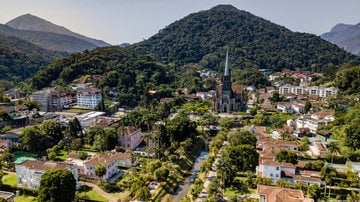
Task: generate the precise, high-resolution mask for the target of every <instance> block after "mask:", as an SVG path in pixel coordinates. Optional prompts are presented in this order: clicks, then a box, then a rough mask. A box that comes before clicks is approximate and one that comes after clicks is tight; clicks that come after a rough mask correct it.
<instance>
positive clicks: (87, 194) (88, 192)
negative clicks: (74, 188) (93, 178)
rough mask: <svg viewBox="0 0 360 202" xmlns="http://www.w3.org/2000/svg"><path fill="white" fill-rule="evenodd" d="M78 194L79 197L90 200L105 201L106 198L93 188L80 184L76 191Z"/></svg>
mask: <svg viewBox="0 0 360 202" xmlns="http://www.w3.org/2000/svg"><path fill="white" fill-rule="evenodd" d="M77 194H78V196H79V197H81V198H88V199H91V200H97V201H104V202H106V201H107V200H106V198H104V197H102V196H101V195H100V194H98V193H97V192H96V191H95V190H93V189H92V188H91V187H88V186H82V188H81V190H80V191H78V192H77Z"/></svg>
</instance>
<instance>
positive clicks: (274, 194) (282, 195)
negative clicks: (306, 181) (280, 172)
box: [257, 185, 314, 202]
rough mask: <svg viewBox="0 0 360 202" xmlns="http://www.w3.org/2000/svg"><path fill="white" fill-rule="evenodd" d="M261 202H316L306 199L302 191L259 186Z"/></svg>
mask: <svg viewBox="0 0 360 202" xmlns="http://www.w3.org/2000/svg"><path fill="white" fill-rule="evenodd" d="M257 192H258V194H259V196H260V198H259V202H277V201H278V202H314V200H313V199H310V198H306V197H305V196H304V193H303V192H302V191H301V190H295V189H287V188H281V187H272V186H265V185H258V186H257Z"/></svg>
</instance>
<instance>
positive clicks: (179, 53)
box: [131, 5, 358, 71]
mask: <svg viewBox="0 0 360 202" xmlns="http://www.w3.org/2000/svg"><path fill="white" fill-rule="evenodd" d="M131 47H132V48H134V49H135V50H137V51H143V52H147V53H151V54H153V55H154V56H155V58H157V59H159V60H162V61H165V62H174V63H176V64H186V63H198V65H202V66H204V67H207V68H210V69H215V70H217V69H218V68H222V67H223V63H224V58H225V52H226V49H229V50H230V57H231V64H232V66H235V67H239V66H240V67H244V66H256V67H258V68H269V69H273V70H280V69H282V68H290V69H295V68H299V69H309V70H317V71H322V67H324V66H325V65H326V64H330V63H331V64H333V65H339V64H342V63H344V62H345V61H347V60H351V59H355V60H358V58H357V57H356V56H353V55H351V54H349V53H346V52H345V51H343V50H342V49H340V48H339V47H337V46H336V45H333V44H331V43H329V42H327V41H325V40H322V39H321V38H320V37H318V36H315V35H312V34H306V33H297V32H292V31H290V30H288V29H286V28H285V27H282V26H279V25H276V24H274V23H271V22H270V21H268V20H265V19H263V18H260V17H257V16H255V15H253V14H251V13H248V12H246V11H240V10H238V9H237V8H235V7H233V6H231V5H219V6H216V7H214V8H212V9H210V10H206V11H201V12H198V13H194V14H191V15H189V16H187V17H185V18H183V19H181V20H179V21H176V22H174V23H172V24H170V25H169V26H167V27H165V28H164V29H162V30H160V31H159V33H157V34H156V35H154V36H152V37H150V38H149V39H147V40H145V41H143V42H140V43H137V44H134V45H133V46H131Z"/></svg>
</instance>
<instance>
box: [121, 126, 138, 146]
mask: <svg viewBox="0 0 360 202" xmlns="http://www.w3.org/2000/svg"><path fill="white" fill-rule="evenodd" d="M118 140H119V142H120V144H121V146H122V147H124V148H126V149H135V148H136V147H138V146H139V145H140V143H141V142H142V141H143V134H142V132H141V129H140V128H135V127H132V126H128V127H126V128H125V129H124V131H123V132H122V134H120V135H119V138H118Z"/></svg>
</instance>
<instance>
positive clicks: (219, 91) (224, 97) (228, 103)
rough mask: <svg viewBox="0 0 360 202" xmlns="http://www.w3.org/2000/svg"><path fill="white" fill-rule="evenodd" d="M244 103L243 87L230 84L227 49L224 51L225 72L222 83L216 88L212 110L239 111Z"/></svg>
mask: <svg viewBox="0 0 360 202" xmlns="http://www.w3.org/2000/svg"><path fill="white" fill-rule="evenodd" d="M243 104H244V96H243V88H242V86H240V85H232V84H231V75H230V66H229V51H227V52H226V62H225V72H224V76H223V78H222V84H220V85H218V87H217V88H216V96H215V98H214V102H213V110H214V111H217V112H219V113H231V112H239V111H240V110H241V109H242V107H243Z"/></svg>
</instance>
